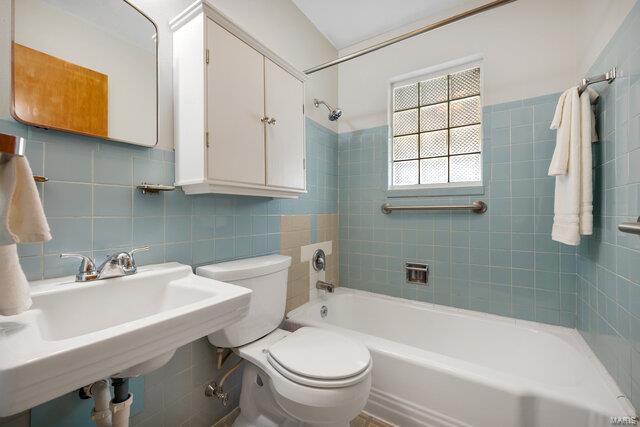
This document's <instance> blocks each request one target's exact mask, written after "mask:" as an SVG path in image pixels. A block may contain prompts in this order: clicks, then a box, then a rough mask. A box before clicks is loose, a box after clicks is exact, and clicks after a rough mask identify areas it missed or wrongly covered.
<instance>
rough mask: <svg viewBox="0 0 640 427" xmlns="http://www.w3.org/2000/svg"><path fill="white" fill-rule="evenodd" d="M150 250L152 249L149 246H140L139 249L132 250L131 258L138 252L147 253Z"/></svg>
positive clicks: (130, 252)
mask: <svg viewBox="0 0 640 427" xmlns="http://www.w3.org/2000/svg"><path fill="white" fill-rule="evenodd" d="M149 249H151V246H149V245H144V246H140V247H139V248H134V249H131V250H130V251H129V256H131V257H133V254H135V253H137V252H145V251H148V250H149Z"/></svg>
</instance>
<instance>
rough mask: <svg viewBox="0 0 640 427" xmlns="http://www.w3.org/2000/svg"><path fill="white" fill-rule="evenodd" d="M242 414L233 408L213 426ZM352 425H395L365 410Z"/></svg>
mask: <svg viewBox="0 0 640 427" xmlns="http://www.w3.org/2000/svg"><path fill="white" fill-rule="evenodd" d="M239 414H240V409H239V408H237V409H235V410H233V412H231V413H230V414H229V415H227V416H226V417H224V418H223V419H221V420H220V421H218V422H217V423H216V424H215V425H214V426H213V427H231V426H232V425H233V422H234V421H235V419H236V418H237V417H238V415H239ZM350 427H393V424H389V423H386V422H384V421H382V420H380V419H378V418H375V417H372V416H371V415H369V414H367V413H365V412H363V413H361V414H360V415H358V416H357V417H356V419H354V420H353V421H351V423H350Z"/></svg>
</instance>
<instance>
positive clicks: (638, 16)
mask: <svg viewBox="0 0 640 427" xmlns="http://www.w3.org/2000/svg"><path fill="white" fill-rule="evenodd" d="M638 40H640V3H636V4H635V6H634V8H633V9H632V10H631V12H630V13H629V15H628V16H627V18H626V19H625V21H624V23H623V24H622V25H621V27H620V28H619V29H618V31H617V32H616V34H615V35H614V37H613V38H612V39H611V41H610V42H609V44H608V45H607V46H606V47H605V48H604V49H603V51H602V54H601V55H600V57H599V58H598V59H597V60H596V62H595V63H594V64H593V66H592V67H591V69H590V70H589V72H588V74H589V75H594V74H601V73H604V72H605V71H608V70H609V69H610V68H611V67H613V66H615V67H617V68H618V77H617V78H616V80H615V81H614V82H613V83H611V84H610V85H600V86H599V87H598V88H597V90H599V92H600V97H601V99H600V100H599V102H598V104H597V107H596V115H597V125H598V133H599V135H600V143H599V144H597V145H594V150H595V156H594V182H595V184H594V221H593V224H594V234H593V236H591V237H589V238H586V239H583V243H582V244H581V245H580V247H579V248H578V268H577V273H578V324H577V326H578V330H579V331H580V332H581V333H582V335H583V337H584V338H585V340H586V341H587V343H589V345H590V346H591V348H592V349H593V351H594V352H595V353H596V355H597V356H598V358H599V359H600V360H601V361H602V363H603V364H604V365H605V367H606V368H607V370H608V371H609V373H610V374H611V376H612V377H613V378H614V379H615V380H616V381H617V383H618V385H619V386H620V388H621V389H622V391H623V392H624V394H625V395H626V396H627V397H629V398H630V399H631V402H632V403H633V405H634V406H635V408H636V409H640V237H638V236H635V235H631V234H625V233H622V232H620V231H618V229H617V226H618V224H619V223H621V222H634V221H636V220H637V218H638V215H640V44H638Z"/></svg>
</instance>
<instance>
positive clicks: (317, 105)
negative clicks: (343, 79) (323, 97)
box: [313, 99, 333, 112]
mask: <svg viewBox="0 0 640 427" xmlns="http://www.w3.org/2000/svg"><path fill="white" fill-rule="evenodd" d="M320 104H322V105H324V106H325V107H327V110H329V112H332V111H333V107H332V106H331V105H329V104H327V103H326V102H324V101H319V100H317V99H314V100H313V105H314V106H315V107H316V108H318V107H319V106H320Z"/></svg>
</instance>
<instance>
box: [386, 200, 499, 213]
mask: <svg viewBox="0 0 640 427" xmlns="http://www.w3.org/2000/svg"><path fill="white" fill-rule="evenodd" d="M487 208H488V206H487V204H486V203H485V202H483V201H482V200H476V201H475V202H473V203H471V204H470V205H426V206H391V205H390V204H389V203H385V204H383V205H382V213H385V214H390V213H391V212H393V211H471V212H473V213H477V214H483V213H485V212H486V211H487Z"/></svg>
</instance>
